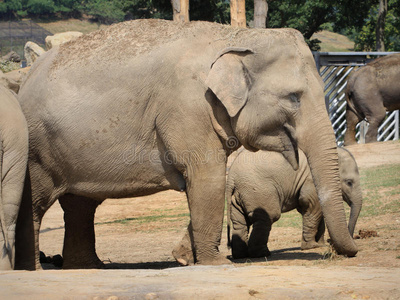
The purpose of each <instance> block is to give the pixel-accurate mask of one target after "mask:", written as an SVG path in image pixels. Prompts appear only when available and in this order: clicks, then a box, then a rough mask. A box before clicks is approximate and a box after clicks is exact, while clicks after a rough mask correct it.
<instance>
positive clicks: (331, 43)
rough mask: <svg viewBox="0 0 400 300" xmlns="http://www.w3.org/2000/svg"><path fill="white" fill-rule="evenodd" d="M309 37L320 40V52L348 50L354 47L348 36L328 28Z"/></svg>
mask: <svg viewBox="0 0 400 300" xmlns="http://www.w3.org/2000/svg"><path fill="white" fill-rule="evenodd" d="M311 38H313V39H314V38H316V39H319V40H320V41H321V44H320V46H321V51H322V52H348V51H353V49H354V42H353V41H351V40H350V39H349V38H348V37H346V36H344V35H341V34H339V33H335V32H331V31H328V30H322V31H318V32H316V33H314V34H313V36H312V37H311Z"/></svg>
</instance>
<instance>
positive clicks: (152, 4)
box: [121, 0, 172, 20]
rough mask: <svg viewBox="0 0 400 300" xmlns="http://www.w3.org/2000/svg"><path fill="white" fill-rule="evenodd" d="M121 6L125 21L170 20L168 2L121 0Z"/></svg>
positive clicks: (170, 12) (170, 9)
mask: <svg viewBox="0 0 400 300" xmlns="http://www.w3.org/2000/svg"><path fill="white" fill-rule="evenodd" d="M121 4H122V10H123V11H124V12H125V13H126V18H127V19H145V18H157V19H167V20H172V5H171V1H170V0H128V1H122V0H121Z"/></svg>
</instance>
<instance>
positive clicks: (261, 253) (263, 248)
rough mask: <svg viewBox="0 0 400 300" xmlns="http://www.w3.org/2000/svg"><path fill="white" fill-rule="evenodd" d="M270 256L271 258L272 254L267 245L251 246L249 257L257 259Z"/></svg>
mask: <svg viewBox="0 0 400 300" xmlns="http://www.w3.org/2000/svg"><path fill="white" fill-rule="evenodd" d="M268 256H271V252H270V251H269V249H268V247H267V245H260V246H251V247H250V246H249V257H253V258H257V257H268Z"/></svg>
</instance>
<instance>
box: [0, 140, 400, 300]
mask: <svg viewBox="0 0 400 300" xmlns="http://www.w3.org/2000/svg"><path fill="white" fill-rule="evenodd" d="M349 149H350V151H351V152H352V153H353V155H354V156H355V158H356V160H357V162H358V165H359V168H360V170H363V169H366V168H371V167H375V166H379V165H385V164H400V142H385V143H374V144H368V145H355V146H351V147H349ZM398 175H399V185H400V174H398ZM364 192H366V193H368V191H364ZM391 197H395V199H397V201H400V195H398V194H394V195H392V196H391ZM284 216H285V215H283V217H282V218H284ZM299 218H300V216H299ZM188 219H189V217H188V209H187V204H186V199H185V194H184V193H180V192H175V191H166V192H162V193H158V194H155V195H152V196H147V197H139V198H134V199H133V198H132V199H108V200H106V201H105V202H104V203H103V204H102V205H101V206H99V208H98V209H97V212H96V220H95V223H96V225H95V229H96V248H97V253H98V255H99V257H100V259H102V260H103V261H104V262H105V263H106V267H107V269H106V270H54V266H53V265H50V264H43V268H44V269H46V270H43V271H37V272H28V271H11V272H4V271H3V272H0V299H26V298H27V297H29V299H110V300H111V299H114V300H115V299H400V211H396V212H392V213H388V214H385V215H384V216H383V217H379V218H377V217H374V218H373V217H360V219H359V221H358V223H357V227H356V232H358V231H359V230H367V231H371V232H376V234H377V236H372V237H369V238H364V239H357V240H356V243H357V245H358V247H359V253H358V254H357V256H356V257H354V258H345V257H341V256H333V257H330V256H329V254H330V253H331V252H330V248H329V246H326V247H322V248H318V249H312V250H307V251H301V250H300V238H301V230H300V229H299V228H295V227H290V226H275V227H273V229H272V232H271V235H270V241H269V248H270V250H271V252H272V256H271V257H268V258H264V259H258V260H240V261H234V262H233V263H232V265H224V266H193V267H180V266H178V264H177V263H176V262H175V261H174V259H173V257H172V255H171V250H172V248H173V247H174V245H175V244H176V243H178V242H179V241H180V239H181V237H182V235H183V232H184V230H185V227H186V225H187V222H188ZM63 226H64V224H63V214H62V210H61V208H60V206H59V204H58V203H56V204H55V205H54V206H53V207H52V208H51V209H50V210H49V211H48V212H47V213H46V215H45V218H44V220H43V224H42V230H41V236H40V246H41V250H42V251H43V252H45V253H46V255H55V254H61V253H62V244H63V234H64V228H63ZM220 250H221V252H222V253H223V254H225V255H227V256H229V254H230V253H229V250H228V248H227V247H226V232H225V231H224V233H223V236H222V243H221V247H220ZM48 269H53V270H48Z"/></svg>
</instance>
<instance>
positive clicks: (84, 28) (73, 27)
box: [36, 19, 108, 34]
mask: <svg viewBox="0 0 400 300" xmlns="http://www.w3.org/2000/svg"><path fill="white" fill-rule="evenodd" d="M36 23H37V24H38V25H39V26H41V27H43V28H44V29H46V30H48V31H50V32H51V33H53V34H56V33H60V32H66V31H79V32H82V33H83V34H86V33H89V32H92V31H95V30H98V29H102V28H107V27H108V26H107V25H103V24H100V23H95V22H90V21H88V20H79V19H68V20H59V21H54V22H52V21H41V20H36Z"/></svg>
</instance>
